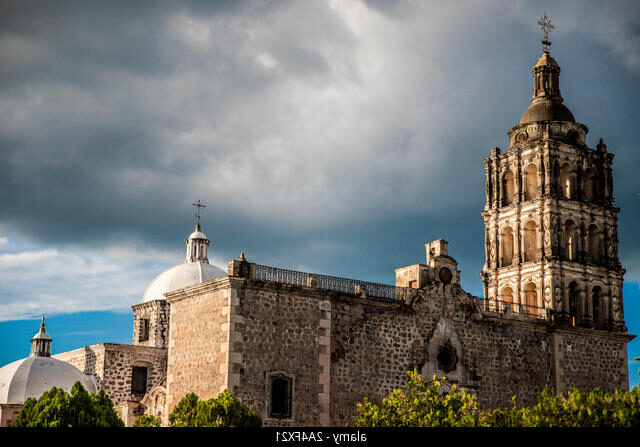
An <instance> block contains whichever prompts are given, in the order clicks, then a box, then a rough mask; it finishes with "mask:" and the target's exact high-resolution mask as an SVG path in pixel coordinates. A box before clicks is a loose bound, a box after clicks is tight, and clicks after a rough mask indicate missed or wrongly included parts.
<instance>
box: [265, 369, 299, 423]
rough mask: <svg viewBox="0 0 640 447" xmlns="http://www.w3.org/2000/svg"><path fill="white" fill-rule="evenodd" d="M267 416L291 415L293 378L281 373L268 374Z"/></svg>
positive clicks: (279, 417) (285, 416)
mask: <svg viewBox="0 0 640 447" xmlns="http://www.w3.org/2000/svg"><path fill="white" fill-rule="evenodd" d="M268 386H269V396H268V399H269V400H268V404H269V410H268V417H270V418H277V419H290V418H291V416H292V402H293V378H292V377H289V376H287V375H285V374H282V373H274V374H270V375H268Z"/></svg>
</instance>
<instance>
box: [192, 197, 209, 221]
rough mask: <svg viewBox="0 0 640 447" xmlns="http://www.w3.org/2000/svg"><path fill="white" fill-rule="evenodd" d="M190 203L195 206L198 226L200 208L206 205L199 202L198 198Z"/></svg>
mask: <svg viewBox="0 0 640 447" xmlns="http://www.w3.org/2000/svg"><path fill="white" fill-rule="evenodd" d="M192 205H193V206H194V207H196V218H197V219H198V226H200V208H206V206H205V205H203V204H202V203H201V202H200V199H198V201H197V202H194V203H192Z"/></svg>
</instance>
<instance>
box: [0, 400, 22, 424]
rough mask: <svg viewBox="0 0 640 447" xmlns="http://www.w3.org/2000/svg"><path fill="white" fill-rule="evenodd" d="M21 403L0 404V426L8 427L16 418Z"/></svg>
mask: <svg viewBox="0 0 640 447" xmlns="http://www.w3.org/2000/svg"><path fill="white" fill-rule="evenodd" d="M20 410H22V404H0V427H9V426H11V424H13V423H14V422H15V421H16V419H17V418H18V414H20Z"/></svg>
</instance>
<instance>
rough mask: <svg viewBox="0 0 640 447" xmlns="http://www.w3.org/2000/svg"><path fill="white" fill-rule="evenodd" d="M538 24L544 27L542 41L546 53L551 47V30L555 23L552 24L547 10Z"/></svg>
mask: <svg viewBox="0 0 640 447" xmlns="http://www.w3.org/2000/svg"><path fill="white" fill-rule="evenodd" d="M538 25H539V26H540V28H541V29H542V32H543V33H544V38H543V39H542V41H541V42H542V51H544V52H545V53H548V52H549V49H550V48H551V41H550V40H549V32H551V30H552V29H553V25H552V24H551V20H549V19H548V18H547V13H546V12H545V13H544V17H542V18H541V19H540V20H538Z"/></svg>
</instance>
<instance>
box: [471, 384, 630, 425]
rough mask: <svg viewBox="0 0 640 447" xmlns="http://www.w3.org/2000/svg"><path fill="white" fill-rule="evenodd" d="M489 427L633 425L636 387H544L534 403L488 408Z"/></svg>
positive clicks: (486, 422) (484, 418)
mask: <svg viewBox="0 0 640 447" xmlns="http://www.w3.org/2000/svg"><path fill="white" fill-rule="evenodd" d="M483 425H485V426H489V427H637V426H640V390H639V389H638V387H634V388H633V389H632V390H631V391H620V390H616V391H615V392H614V393H606V392H605V391H604V390H602V389H601V388H596V389H594V390H592V391H591V392H589V393H587V392H584V391H581V390H579V389H577V388H575V387H574V388H573V390H572V391H570V392H568V393H567V395H566V396H564V395H563V394H557V393H556V392H555V391H554V390H553V389H550V388H545V389H544V390H543V391H542V392H541V393H540V394H538V396H537V401H536V403H535V405H532V406H530V407H526V406H518V405H516V403H515V399H514V406H513V408H511V409H501V410H494V411H489V412H487V413H485V414H484V415H483Z"/></svg>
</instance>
